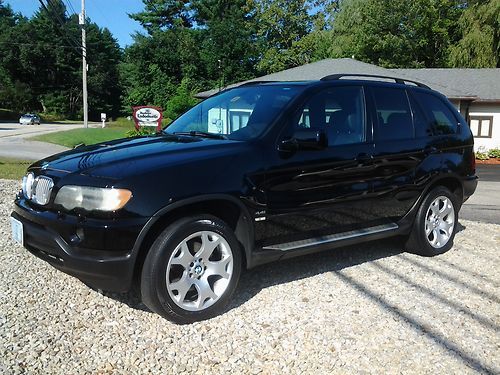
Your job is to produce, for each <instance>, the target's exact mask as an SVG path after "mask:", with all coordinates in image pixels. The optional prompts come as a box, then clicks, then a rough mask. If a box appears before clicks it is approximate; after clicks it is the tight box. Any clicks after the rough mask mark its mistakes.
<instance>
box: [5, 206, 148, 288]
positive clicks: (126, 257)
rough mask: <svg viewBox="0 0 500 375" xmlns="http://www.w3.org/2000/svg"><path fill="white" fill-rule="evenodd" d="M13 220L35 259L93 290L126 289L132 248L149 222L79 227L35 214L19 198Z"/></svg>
mask: <svg viewBox="0 0 500 375" xmlns="http://www.w3.org/2000/svg"><path fill="white" fill-rule="evenodd" d="M11 216H12V217H14V218H15V219H17V220H19V221H20V222H21V223H22V224H23V232H24V247H25V248H26V249H27V250H28V251H30V252H31V253H32V254H34V255H35V256H37V257H38V258H40V259H42V260H44V261H46V262H48V263H49V264H51V265H52V266H54V267H55V268H57V269H59V270H61V271H63V272H65V273H67V274H69V275H72V276H75V277H77V278H78V279H80V280H81V281H83V282H84V283H86V284H88V285H89V286H91V287H93V288H96V289H102V290H107V291H113V292H125V291H128V290H129V289H130V287H131V285H132V279H133V275H134V266H135V258H136V252H135V251H134V249H135V248H136V247H135V244H136V241H137V238H138V236H139V233H140V231H141V230H142V228H143V227H144V225H145V224H146V222H147V218H135V219H127V220H119V221H116V222H114V221H112V220H87V221H85V222H84V223H79V222H78V220H76V218H75V219H74V220H72V218H68V217H65V218H61V217H60V216H59V215H58V214H57V213H53V212H48V211H45V212H43V211H36V210H35V209H33V208H31V207H30V206H29V205H28V204H27V203H26V202H25V201H23V200H16V204H15V206H14V211H13V212H12V214H11ZM89 236H91V238H86V237H89ZM82 237H83V239H82ZM85 246H87V247H85Z"/></svg>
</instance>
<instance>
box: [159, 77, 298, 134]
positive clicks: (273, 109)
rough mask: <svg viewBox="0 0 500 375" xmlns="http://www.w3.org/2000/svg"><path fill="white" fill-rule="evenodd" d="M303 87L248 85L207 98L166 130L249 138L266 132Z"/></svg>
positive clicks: (169, 131)
mask: <svg viewBox="0 0 500 375" xmlns="http://www.w3.org/2000/svg"><path fill="white" fill-rule="evenodd" d="M302 90H303V87H302V86H286V85H269V86H264V85H263V86H248V87H240V88H236V89H233V90H228V91H226V92H224V93H221V94H220V95H216V96H214V97H211V98H208V99H207V100H204V101H203V102H201V103H199V104H198V105H196V106H195V107H193V108H192V109H190V110H189V111H188V112H186V113H184V114H183V115H182V116H180V117H179V118H178V119H176V120H175V121H174V122H172V124H170V125H169V126H168V127H167V128H166V129H165V131H166V132H168V133H179V132H191V131H202V132H208V133H212V134H221V135H225V136H227V137H228V138H229V139H236V140H247V139H251V138H254V137H257V136H258V135H260V134H261V133H263V132H264V131H265V130H266V129H267V128H268V127H269V125H270V124H271V123H272V122H273V120H274V119H275V118H276V116H278V115H279V114H280V113H281V111H282V110H283V108H284V107H285V106H286V105H287V104H288V102H289V101H290V100H291V99H292V98H294V97H295V96H296V95H297V94H298V93H299V92H301V91H302Z"/></svg>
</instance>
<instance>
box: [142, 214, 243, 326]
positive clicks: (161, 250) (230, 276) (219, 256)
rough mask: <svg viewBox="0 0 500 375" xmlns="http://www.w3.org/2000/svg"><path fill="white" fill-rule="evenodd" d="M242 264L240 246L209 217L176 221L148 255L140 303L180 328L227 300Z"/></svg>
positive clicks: (223, 305) (217, 310)
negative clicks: (180, 325)
mask: <svg viewBox="0 0 500 375" xmlns="http://www.w3.org/2000/svg"><path fill="white" fill-rule="evenodd" d="M202 245H204V246H202ZM204 257H205V259H203V258H204ZM241 263H242V261H241V250H240V245H239V242H238V240H237V239H236V237H235V235H234V233H233V231H232V230H231V228H230V227H229V226H228V225H227V224H226V223H224V222H223V221H222V220H220V219H218V218H216V217H214V216H209V215H200V216H194V217H188V218H184V219H181V220H178V221H176V222H175V223H173V224H171V225H169V226H168V227H167V228H166V229H165V230H164V231H163V232H162V233H161V234H160V235H159V236H158V238H157V239H156V241H155V242H154V243H153V245H152V246H151V248H150V250H149V253H148V254H147V256H146V259H145V261H144V265H143V268H142V273H141V298H142V302H143V303H144V304H145V305H146V306H148V307H149V308H150V309H151V310H152V311H154V312H156V313H157V314H159V315H161V316H162V317H164V318H166V319H168V320H170V321H172V322H174V323H178V324H186V323H192V322H195V321H200V320H205V319H209V318H212V317H214V316H216V315H219V314H220V313H222V312H223V311H224V310H225V308H226V306H227V304H228V303H229V301H230V300H231V297H232V295H233V293H234V290H235V289H236V286H237V284H238V280H239V277H240V274H241ZM200 291H201V292H200Z"/></svg>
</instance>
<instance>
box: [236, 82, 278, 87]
mask: <svg viewBox="0 0 500 375" xmlns="http://www.w3.org/2000/svg"><path fill="white" fill-rule="evenodd" d="M273 82H277V81H248V82H244V83H242V84H241V85H238V86H237V87H243V86H249V85H252V84H254V83H255V84H261V83H273Z"/></svg>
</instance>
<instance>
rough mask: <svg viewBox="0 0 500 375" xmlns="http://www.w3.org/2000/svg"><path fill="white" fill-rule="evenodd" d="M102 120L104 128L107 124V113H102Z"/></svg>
mask: <svg viewBox="0 0 500 375" xmlns="http://www.w3.org/2000/svg"><path fill="white" fill-rule="evenodd" d="M101 121H102V127H103V128H104V127H105V126H106V114H105V113H101Z"/></svg>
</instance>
